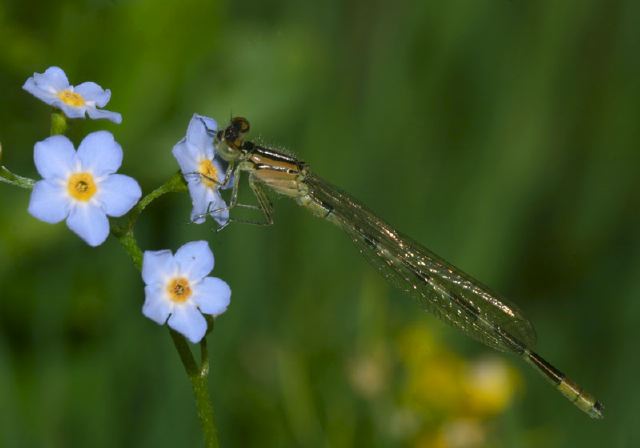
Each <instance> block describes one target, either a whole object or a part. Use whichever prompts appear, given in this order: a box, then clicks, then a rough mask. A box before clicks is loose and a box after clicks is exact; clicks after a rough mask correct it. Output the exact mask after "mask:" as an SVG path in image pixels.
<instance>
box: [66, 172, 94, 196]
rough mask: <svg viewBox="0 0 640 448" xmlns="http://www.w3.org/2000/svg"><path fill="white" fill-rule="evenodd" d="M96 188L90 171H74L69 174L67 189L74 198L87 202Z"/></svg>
mask: <svg viewBox="0 0 640 448" xmlns="http://www.w3.org/2000/svg"><path fill="white" fill-rule="evenodd" d="M97 190H98V189H97V187H96V183H95V181H94V180H93V175H92V174H91V173H75V174H72V175H71V176H69V181H68V182H67V191H68V192H69V195H70V196H71V197H72V198H74V199H75V200H78V201H83V202H87V201H88V200H89V199H91V198H92V197H93V195H94V194H96V191H97Z"/></svg>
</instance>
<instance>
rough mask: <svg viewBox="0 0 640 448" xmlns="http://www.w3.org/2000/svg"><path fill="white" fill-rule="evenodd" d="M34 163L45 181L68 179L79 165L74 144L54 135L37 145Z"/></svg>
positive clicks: (34, 151)
mask: <svg viewBox="0 0 640 448" xmlns="http://www.w3.org/2000/svg"><path fill="white" fill-rule="evenodd" d="M33 162H34V163H35V165H36V170H38V173H39V174H40V175H41V176H42V178H43V179H50V180H53V179H60V180H63V179H66V178H67V176H68V175H69V173H70V172H71V171H73V170H74V169H75V168H76V167H77V165H78V162H77V158H76V150H75V148H74V147H73V143H71V140H69V139H68V138H67V137H65V136H63V135H54V136H52V137H48V138H46V139H44V140H42V141H41V142H38V143H36V144H35V146H34V149H33Z"/></svg>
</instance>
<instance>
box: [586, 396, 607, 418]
mask: <svg viewBox="0 0 640 448" xmlns="http://www.w3.org/2000/svg"><path fill="white" fill-rule="evenodd" d="M589 417H591V418H596V419H598V420H600V419H602V418H604V405H603V404H602V403H601V402H599V401H596V402H595V403H593V406H591V409H589Z"/></svg>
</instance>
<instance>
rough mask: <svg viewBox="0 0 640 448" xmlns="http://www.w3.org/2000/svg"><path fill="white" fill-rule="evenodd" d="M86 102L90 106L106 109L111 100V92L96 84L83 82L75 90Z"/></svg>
mask: <svg viewBox="0 0 640 448" xmlns="http://www.w3.org/2000/svg"><path fill="white" fill-rule="evenodd" d="M74 90H75V91H76V92H78V93H79V94H80V95H82V97H83V98H84V100H85V101H86V102H87V103H89V104H94V105H96V106H98V107H104V106H106V104H107V103H108V102H109V100H110V99H111V90H109V89H103V88H102V87H100V86H99V85H98V84H96V83H95V82H91V81H89V82H83V83H82V84H78V85H77V86H76V87H75V89H74Z"/></svg>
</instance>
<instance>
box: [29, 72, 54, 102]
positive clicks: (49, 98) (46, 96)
mask: <svg viewBox="0 0 640 448" xmlns="http://www.w3.org/2000/svg"><path fill="white" fill-rule="evenodd" d="M22 88H23V89H24V90H26V91H27V92H29V93H30V94H31V95H33V96H35V97H36V98H38V99H39V100H42V101H44V102H45V103H47V104H50V105H52V104H53V103H54V102H55V101H56V100H57V99H58V97H57V96H56V94H55V93H54V92H51V91H49V90H45V89H42V88H40V87H38V85H37V84H36V81H35V80H34V79H33V78H29V79H27V80H26V81H25V83H24V85H23V86H22Z"/></svg>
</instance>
